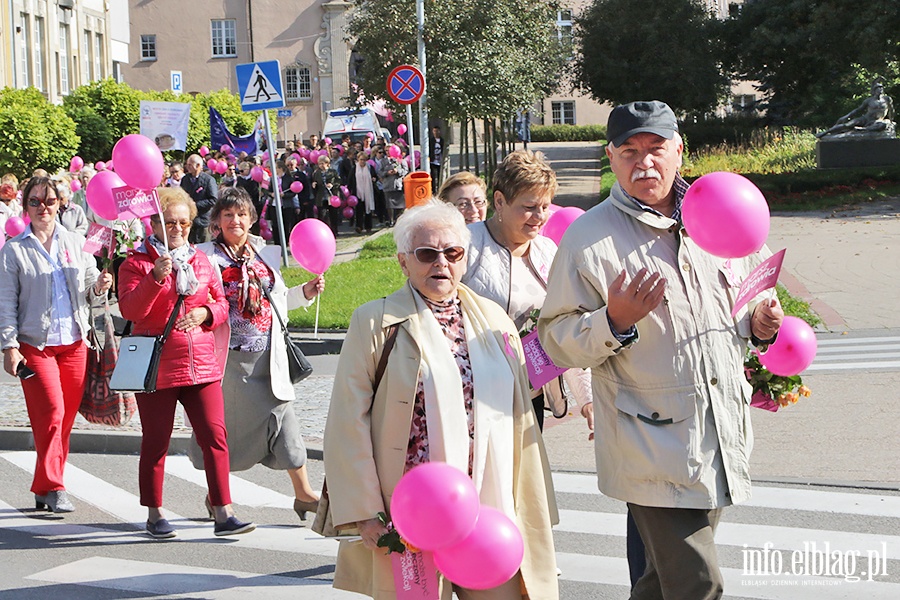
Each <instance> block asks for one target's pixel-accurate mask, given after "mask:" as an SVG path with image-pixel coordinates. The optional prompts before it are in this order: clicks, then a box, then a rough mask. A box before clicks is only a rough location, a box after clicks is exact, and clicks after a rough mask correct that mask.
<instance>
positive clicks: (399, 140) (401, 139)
mask: <svg viewBox="0 0 900 600" xmlns="http://www.w3.org/2000/svg"><path fill="white" fill-rule="evenodd" d="M396 144H397V145H398V146H403V147H404V148H405V147H406V140H404V139H403V138H397V140H396Z"/></svg>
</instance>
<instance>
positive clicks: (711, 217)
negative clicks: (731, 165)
mask: <svg viewBox="0 0 900 600" xmlns="http://www.w3.org/2000/svg"><path fill="white" fill-rule="evenodd" d="M681 215H682V219H683V220H684V228H685V229H686V230H687V233H688V235H689V236H690V237H691V238H692V239H693V240H694V242H695V243H696V244H697V245H698V246H700V247H701V248H703V249H704V250H706V251H707V252H709V253H710V254H714V255H715V256H719V257H721V258H743V257H745V256H749V255H750V254H753V253H754V252H756V251H757V250H759V249H760V248H762V246H763V244H765V243H766V238H767V237H768V236H769V205H768V204H767V203H766V199H765V197H764V196H763V195H762V192H760V191H759V189H758V188H757V187H756V186H755V185H753V183H752V182H751V181H750V180H749V179H747V178H746V177H743V176H741V175H738V174H737V173H727V172H724V171H718V172H716V173H707V174H706V175H704V176H703V177H700V178H699V179H697V181H695V182H694V183H693V184H691V187H690V189H689V190H688V191H687V193H685V195H684V202H683V203H682V205H681Z"/></svg>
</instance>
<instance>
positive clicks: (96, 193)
mask: <svg viewBox="0 0 900 600" xmlns="http://www.w3.org/2000/svg"><path fill="white" fill-rule="evenodd" d="M157 183H159V181H157ZM124 185H125V182H124V181H122V178H121V177H119V175H118V174H117V173H115V172H113V171H100V172H99V173H97V174H96V175H94V177H93V178H91V181H90V182H89V183H88V186H87V191H86V194H87V203H88V206H90V207H91V209H92V210H93V211H94V212H95V213H97V214H98V215H100V216H101V217H103V218H104V219H107V220H110V221H114V220H116V219H118V218H119V209H118V208H117V207H116V200H115V198H113V192H112V191H113V188H117V187H122V186H124Z"/></svg>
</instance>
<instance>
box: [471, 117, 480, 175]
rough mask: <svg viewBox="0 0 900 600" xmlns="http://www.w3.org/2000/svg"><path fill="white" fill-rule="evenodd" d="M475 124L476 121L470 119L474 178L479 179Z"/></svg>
mask: <svg viewBox="0 0 900 600" xmlns="http://www.w3.org/2000/svg"><path fill="white" fill-rule="evenodd" d="M477 123H478V121H476V120H475V118H474V117H472V152H473V154H474V157H473V160H474V162H475V164H474V167H475V176H476V177H480V176H481V165H480V164H479V163H478V129H477V127H476V124H477Z"/></svg>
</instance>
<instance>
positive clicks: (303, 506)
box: [294, 498, 319, 521]
mask: <svg viewBox="0 0 900 600" xmlns="http://www.w3.org/2000/svg"><path fill="white" fill-rule="evenodd" d="M318 509H319V501H318V500H313V501H312V502H306V501H305V500H298V499H297V498H294V512H295V513H297V516H298V517H300V520H301V521H305V520H306V513H307V512H311V513H313V514H315V513H316V511H317V510H318Z"/></svg>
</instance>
